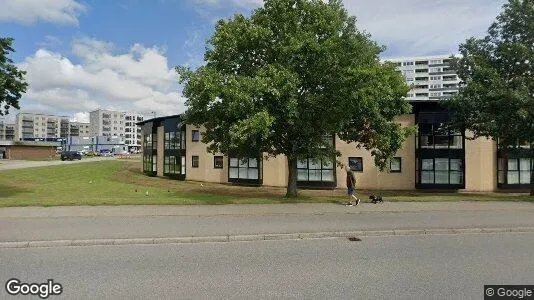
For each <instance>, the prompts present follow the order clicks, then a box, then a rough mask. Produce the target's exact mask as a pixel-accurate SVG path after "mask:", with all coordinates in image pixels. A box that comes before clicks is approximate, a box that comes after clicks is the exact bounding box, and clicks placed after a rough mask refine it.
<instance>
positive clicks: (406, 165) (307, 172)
mask: <svg viewBox="0 0 534 300" xmlns="http://www.w3.org/2000/svg"><path fill="white" fill-rule="evenodd" d="M443 117H446V116H443V115H441V116H440V115H439V114H437V115H436V116H434V119H432V118H429V116H428V113H426V112H425V113H422V114H419V113H414V114H410V115H404V116H401V117H399V118H398V119H397V121H398V122H400V123H401V124H403V125H414V124H416V122H418V121H420V122H426V123H422V124H426V125H424V126H426V127H428V128H427V129H425V130H421V131H420V132H419V133H417V134H416V135H413V136H411V137H409V138H408V139H407V140H406V141H405V142H404V144H403V146H402V148H401V149H400V150H399V151H398V152H397V153H396V155H395V157H394V159H393V160H392V161H391V163H390V166H389V170H388V171H385V172H380V171H379V170H378V168H377V167H376V166H375V165H374V158H373V156H372V155H371V153H370V152H369V151H367V150H365V149H359V148H358V147H357V146H356V144H354V143H345V142H343V141H341V140H340V139H339V138H338V137H337V136H336V137H333V138H332V142H333V143H334V145H335V148H336V149H337V150H338V151H339V152H340V153H341V156H340V157H337V158H335V157H332V159H328V160H323V161H315V160H312V159H307V160H301V161H299V162H298V164H297V184H298V186H299V187H301V188H344V187H345V180H346V172H345V171H344V169H343V168H342V167H339V165H338V164H337V162H339V163H341V164H342V165H348V166H350V168H351V169H352V170H353V171H354V172H355V173H356V176H357V185H358V188H359V189H365V190H416V189H434V190H451V191H452V190H458V191H480V192H488V191H496V190H500V189H503V188H506V187H504V186H503V185H502V184H498V182H497V172H498V166H497V145H496V143H495V142H494V141H492V140H486V139H476V140H474V141H471V140H466V139H465V136H464V135H462V134H457V133H456V132H454V131H447V132H446V133H445V132H444V130H445V129H444V128H442V127H439V126H434V124H435V122H438V121H441V119H439V118H443ZM438 124H441V123H438ZM140 125H141V127H142V132H143V150H142V153H143V166H142V169H143V172H144V173H145V174H147V175H149V176H163V177H168V178H170V179H178V180H193V181H205V182H216V183H232V184H249V185H250V184H252V185H263V186H275V187H283V186H286V184H287V179H288V174H289V172H288V167H287V160H286V158H285V157H284V156H282V155H280V156H277V157H274V158H273V157H271V158H268V159H265V158H264V157H262V155H258V156H257V157H248V158H238V157H232V156H227V155H223V154H212V153H209V152H208V151H207V145H206V144H204V143H202V142H201V137H202V128H196V127H194V126H190V125H184V124H182V123H181V122H180V116H179V115H175V116H169V117H161V118H155V119H150V120H146V121H143V122H141V123H140ZM426 140H432V141H435V143H426V142H425V143H422V142H421V141H426ZM517 164H518V169H519V168H520V164H521V160H520V159H518V160H517ZM511 172H514V171H511ZM499 174H501V173H499ZM502 174H504V173H502ZM518 174H520V173H518ZM499 176H501V177H502V176H504V175H499ZM507 176H512V177H513V176H515V175H513V174H511V175H507ZM517 176H520V175H517ZM505 177H506V176H505ZM525 187H526V186H525ZM516 188H521V186H516Z"/></svg>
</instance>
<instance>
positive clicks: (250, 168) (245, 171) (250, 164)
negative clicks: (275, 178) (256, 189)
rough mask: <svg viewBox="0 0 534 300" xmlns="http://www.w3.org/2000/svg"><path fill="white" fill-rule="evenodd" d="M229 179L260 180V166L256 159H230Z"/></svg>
mask: <svg viewBox="0 0 534 300" xmlns="http://www.w3.org/2000/svg"><path fill="white" fill-rule="evenodd" d="M228 178H229V179H251V180H257V179H259V178H260V164H259V159H258V158H241V159H239V158H237V157H230V166H229V169H228Z"/></svg>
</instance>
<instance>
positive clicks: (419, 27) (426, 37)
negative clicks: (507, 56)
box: [0, 0, 505, 121]
mask: <svg viewBox="0 0 534 300" xmlns="http://www.w3.org/2000/svg"><path fill="white" fill-rule="evenodd" d="M504 2H505V1H504V0H433V1H428V0H373V1H369V0H346V1H345V2H344V3H345V7H346V8H347V10H348V11H349V13H351V14H353V15H355V16H356V17H357V18H358V27H359V28H361V29H364V30H366V31H367V32H369V33H371V35H372V37H373V38H374V39H375V40H377V41H379V42H380V43H381V44H383V45H385V46H386V47H387V51H386V52H384V53H383V58H388V57H399V56H422V55H434V54H452V53H454V52H456V50H457V49H458V44H459V43H460V42H462V41H464V40H465V39H466V38H467V37H470V36H480V35H483V34H484V33H485V31H486V29H487V28H488V26H489V25H490V24H491V22H492V21H493V20H494V19H495V17H496V16H497V14H498V13H499V11H500V10H501V6H502V5H503V4H504ZM261 4H262V1H261V0H122V1H121V0H117V1H109V0H84V1H82V0H39V1H36V0H0V7H1V8H2V9H1V10H0V36H2V37H5V36H10V37H13V38H15V48H16V51H17V52H16V53H15V54H13V55H12V56H11V58H12V59H13V60H14V61H15V62H16V63H17V64H18V65H19V66H20V67H21V68H23V69H25V70H27V72H28V75H27V78H28V82H29V83H30V89H29V91H28V93H26V95H25V96H24V97H23V99H22V100H21V111H24V112H40V113H51V114H61V115H67V116H70V117H72V118H73V119H77V120H82V121H87V112H88V111H90V110H93V109H96V108H98V107H101V108H110V109H120V110H128V111H137V112H141V113H144V114H147V115H149V114H150V115H152V113H151V112H155V113H156V114H157V115H166V114H173V113H180V112H183V111H184V109H185V107H184V101H185V99H184V98H183V97H182V95H181V92H180V86H178V84H177V83H176V75H175V74H174V71H173V67H174V66H177V65H189V66H198V65H199V64H201V63H202V57H203V53H204V48H205V41H206V40H207V39H208V38H209V36H210V35H211V33H212V30H213V25H214V23H215V22H216V20H218V19H220V18H228V17H230V16H232V15H233V14H234V13H244V14H249V13H250V12H251V11H252V9H254V8H256V7H258V6H259V5H261ZM16 113H17V111H16V110H12V111H11V114H10V116H9V117H8V121H9V120H10V119H12V118H13V117H14V115H15V114H16Z"/></svg>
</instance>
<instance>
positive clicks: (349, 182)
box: [347, 171, 356, 188]
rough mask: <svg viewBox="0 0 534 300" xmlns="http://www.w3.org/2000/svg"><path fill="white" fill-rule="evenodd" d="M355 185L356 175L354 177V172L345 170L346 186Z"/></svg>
mask: <svg viewBox="0 0 534 300" xmlns="http://www.w3.org/2000/svg"><path fill="white" fill-rule="evenodd" d="M355 187H356V177H354V173H353V172H352V171H348V172H347V188H355Z"/></svg>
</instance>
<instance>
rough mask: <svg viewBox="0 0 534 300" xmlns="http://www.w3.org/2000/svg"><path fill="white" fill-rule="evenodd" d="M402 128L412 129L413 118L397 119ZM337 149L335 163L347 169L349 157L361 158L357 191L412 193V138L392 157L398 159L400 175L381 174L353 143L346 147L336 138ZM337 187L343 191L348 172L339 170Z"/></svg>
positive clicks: (413, 147)
mask: <svg viewBox="0 0 534 300" xmlns="http://www.w3.org/2000/svg"><path fill="white" fill-rule="evenodd" d="M398 122H399V123H401V124H403V125H413V124H414V123H415V116H414V115H405V116H402V117H399V118H398ZM336 149H337V150H339V151H340V152H341V156H340V157H338V161H339V162H341V163H342V164H344V165H348V162H349V157H362V160H363V172H355V175H356V188H357V189H366V190H413V189H415V136H410V137H409V138H408V139H407V140H406V141H404V143H403V146H402V148H401V149H400V150H399V151H398V152H397V154H396V155H395V156H398V157H401V164H402V165H401V172H400V173H389V172H387V171H386V172H380V171H379V170H378V168H377V167H376V166H375V163H374V157H373V156H372V155H371V153H370V152H369V151H367V150H365V149H364V148H361V149H358V148H357V147H356V144H355V143H351V144H347V143H345V142H343V141H341V140H340V139H339V138H336ZM336 175H337V186H338V187H340V188H345V187H346V184H345V181H346V178H347V172H345V170H344V169H343V168H342V167H338V168H337V172H336Z"/></svg>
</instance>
